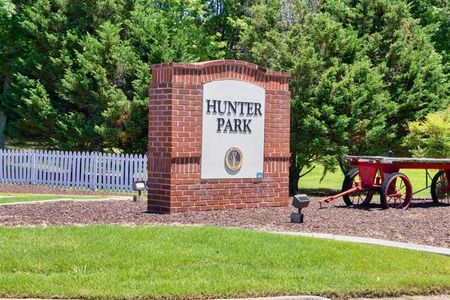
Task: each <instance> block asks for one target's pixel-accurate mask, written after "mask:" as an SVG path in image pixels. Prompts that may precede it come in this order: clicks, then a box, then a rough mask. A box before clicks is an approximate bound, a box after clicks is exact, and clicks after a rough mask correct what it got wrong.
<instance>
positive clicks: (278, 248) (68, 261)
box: [0, 212, 450, 298]
mask: <svg viewBox="0 0 450 300" xmlns="http://www.w3.org/2000/svg"><path fill="white" fill-rule="evenodd" d="M118 213H120V212H118ZM449 290H450V258H448V257H445V256H439V255H433V254H425V253H421V252H415V251H408V250H401V249H395V248H387V247H377V246H370V245H358V244H352V243H344V242H336V241H327V240H319V239H311V238H300V237H293V236H283V235H276V234H271V233H264V232H255V231H248V230H240V229H224V228H210V227H120V226H87V227H48V228H0V296H21V297H24V296H27V297H63V298H87V297H96V298H124V297H144V298H149V297H157V298H158V297H177V298H185V297H226V296H239V295H240V296H242V295H253V296H257V295H282V294H318V295H341V296H345V295H397V294H400V293H406V294H411V293H420V294H424V293H430V292H436V291H438V292H448V291H449Z"/></svg>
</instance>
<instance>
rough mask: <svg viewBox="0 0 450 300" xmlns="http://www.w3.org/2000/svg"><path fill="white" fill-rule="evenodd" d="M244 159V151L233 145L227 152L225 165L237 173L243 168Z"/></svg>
mask: <svg viewBox="0 0 450 300" xmlns="http://www.w3.org/2000/svg"><path fill="white" fill-rule="evenodd" d="M242 160H243V156H242V151H241V150H240V149H239V148H236V147H232V148H230V149H228V150H227V153H225V166H226V167H227V169H228V171H230V172H232V173H237V172H238V171H239V170H240V169H241V167H242Z"/></svg>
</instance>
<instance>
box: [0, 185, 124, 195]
mask: <svg viewBox="0 0 450 300" xmlns="http://www.w3.org/2000/svg"><path fill="white" fill-rule="evenodd" d="M0 193H20V194H52V195H55V194H56V195H59V194H61V195H64V194H65V195H114V194H116V195H123V193H110V192H104V191H91V190H83V189H78V190H76V189H64V188H56V187H48V186H41V185H27V184H23V185H22V184H8V183H1V184H0Z"/></svg>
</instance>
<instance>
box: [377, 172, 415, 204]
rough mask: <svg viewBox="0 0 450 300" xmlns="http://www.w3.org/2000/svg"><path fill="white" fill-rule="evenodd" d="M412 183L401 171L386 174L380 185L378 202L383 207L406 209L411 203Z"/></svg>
mask: <svg viewBox="0 0 450 300" xmlns="http://www.w3.org/2000/svg"><path fill="white" fill-rule="evenodd" d="M411 199H412V185H411V182H410V181H409V179H408V177H407V176H406V175H405V174H402V173H398V172H396V173H392V174H390V175H388V176H387V177H386V178H385V180H384V182H383V184H382V185H381V193H380V202H381V206H382V207H383V208H389V207H395V208H403V209H407V208H408V207H409V205H410V204H411Z"/></svg>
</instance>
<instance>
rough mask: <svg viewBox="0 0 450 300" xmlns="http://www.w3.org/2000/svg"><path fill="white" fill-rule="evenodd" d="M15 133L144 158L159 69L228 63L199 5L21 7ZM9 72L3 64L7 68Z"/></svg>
mask: <svg viewBox="0 0 450 300" xmlns="http://www.w3.org/2000/svg"><path fill="white" fill-rule="evenodd" d="M16 8H17V11H18V13H17V14H16V15H14V16H13V17H12V21H11V22H9V26H10V29H9V31H10V32H12V33H14V38H11V39H10V41H9V45H10V49H13V51H14V57H13V59H12V62H11V64H9V65H8V67H7V70H5V71H3V72H2V73H3V74H10V76H11V77H12V85H11V87H10V88H9V89H8V90H7V91H4V93H3V104H4V105H5V107H6V109H7V112H8V114H9V116H10V120H11V121H10V122H9V123H8V128H7V129H8V134H9V135H10V136H13V137H17V138H22V139H31V140H33V141H35V142H38V143H39V144H41V145H43V146H45V147H51V148H58V149H70V150H103V149H117V150H124V151H127V152H141V153H142V152H145V149H146V145H147V139H146V136H147V134H146V132H147V101H148V99H147V91H148V85H149V82H150V80H151V75H150V66H151V64H153V63H161V62H171V61H185V62H192V61H198V60H207V59H210V58H220V57H222V55H223V51H222V50H221V48H222V46H221V43H220V42H218V41H217V40H216V38H215V36H213V35H209V34H208V33H207V32H206V29H205V24H204V22H203V21H202V18H204V17H205V9H206V6H205V5H204V4H203V3H202V2H200V1H192V0H190V1H188V0H186V1H177V0H164V1H109V0H100V1H94V0H92V1H57V0H37V1H24V2H20V3H16ZM3 66H4V65H3Z"/></svg>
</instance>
